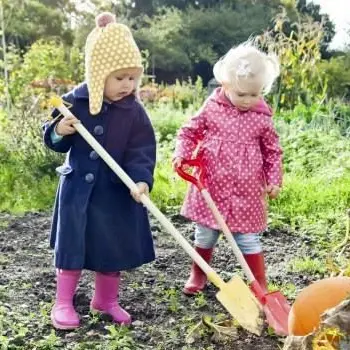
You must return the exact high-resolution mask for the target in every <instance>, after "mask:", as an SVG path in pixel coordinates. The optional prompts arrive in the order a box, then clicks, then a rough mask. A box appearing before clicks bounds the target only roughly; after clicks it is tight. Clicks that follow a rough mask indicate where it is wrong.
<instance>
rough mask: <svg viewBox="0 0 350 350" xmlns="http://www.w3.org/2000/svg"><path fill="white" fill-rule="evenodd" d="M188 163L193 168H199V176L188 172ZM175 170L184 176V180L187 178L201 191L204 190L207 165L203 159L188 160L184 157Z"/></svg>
mask: <svg viewBox="0 0 350 350" xmlns="http://www.w3.org/2000/svg"><path fill="white" fill-rule="evenodd" d="M186 165H188V166H189V167H192V168H198V169H199V174H198V178H197V177H194V176H193V175H191V174H189V173H188V172H186V170H185V169H184V167H185V166H186ZM175 170H176V172H177V173H178V174H179V176H180V177H182V178H183V179H184V180H187V181H189V182H191V183H193V184H194V185H195V186H196V187H197V188H198V190H199V191H202V190H203V189H204V188H205V186H204V184H203V183H204V178H205V167H204V164H203V162H202V160H201V159H199V158H195V159H188V160H185V159H183V160H182V162H181V164H180V165H179V166H178V167H176V168H175Z"/></svg>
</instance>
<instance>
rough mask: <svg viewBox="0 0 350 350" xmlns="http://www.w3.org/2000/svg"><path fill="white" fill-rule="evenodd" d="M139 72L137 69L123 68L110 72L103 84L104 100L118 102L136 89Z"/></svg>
mask: <svg viewBox="0 0 350 350" xmlns="http://www.w3.org/2000/svg"><path fill="white" fill-rule="evenodd" d="M140 75H141V72H140V69H138V68H125V69H119V70H116V71H114V72H112V73H111V74H110V75H109V76H108V77H107V78H106V82H105V89H104V93H103V94H104V98H105V100H107V101H108V102H115V101H119V100H121V99H122V98H124V97H125V96H128V95H130V94H131V93H132V92H133V91H134V89H135V88H136V83H137V80H138V79H139V78H140Z"/></svg>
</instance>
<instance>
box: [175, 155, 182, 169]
mask: <svg viewBox="0 0 350 350" xmlns="http://www.w3.org/2000/svg"><path fill="white" fill-rule="evenodd" d="M182 162H183V158H181V157H176V158H174V160H173V170H176V168H178V167H179V166H181V163H182Z"/></svg>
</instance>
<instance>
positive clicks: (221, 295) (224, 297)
mask: <svg viewBox="0 0 350 350" xmlns="http://www.w3.org/2000/svg"><path fill="white" fill-rule="evenodd" d="M50 102H51V104H52V105H53V106H54V107H55V108H57V109H58V110H59V111H60V112H61V113H62V115H63V116H72V113H71V112H70V110H69V109H68V108H67V107H66V106H65V105H64V104H63V101H62V99H61V98H60V97H58V96H54V97H52V98H51V100H50ZM74 127H75V129H76V130H77V132H78V133H79V134H80V135H81V136H82V137H83V138H84V139H85V141H86V142H87V143H88V144H89V145H90V146H91V147H92V149H93V150H95V152H96V153H97V154H98V155H99V156H100V157H101V158H102V159H103V160H104V161H105V162H106V163H107V165H108V166H109V167H110V168H111V169H112V170H113V171H114V172H115V174H116V175H117V176H118V177H119V178H120V179H121V180H122V181H123V183H124V184H125V185H126V186H127V187H128V188H129V189H130V190H136V191H137V186H136V184H135V183H134V181H133V180H132V179H131V178H130V177H129V176H128V175H127V174H126V173H125V171H124V170H123V169H122V168H121V167H120V166H119V165H118V164H117V162H116V161H115V160H114V159H113V158H112V157H111V156H110V155H109V154H108V153H107V151H106V150H105V149H104V148H103V147H102V146H101V144H100V143H98V142H97V141H96V139H95V138H94V137H93V136H92V135H91V134H90V133H89V131H88V130H87V129H86V128H85V127H84V126H83V125H82V124H81V123H76V124H74ZM140 199H141V202H142V203H143V205H144V206H145V207H146V208H147V209H148V210H149V211H150V212H151V213H152V214H153V215H154V216H155V217H156V218H157V219H158V220H159V222H160V223H161V224H162V225H163V227H164V228H165V229H166V230H167V231H168V232H169V233H170V234H171V235H172V236H173V238H174V239H175V240H176V241H177V242H178V243H179V244H180V246H181V247H182V248H183V249H184V250H185V252H186V253H187V254H188V255H189V256H190V257H191V258H192V259H193V260H194V261H195V262H196V264H197V265H198V266H199V267H200V268H201V269H202V270H203V272H204V273H205V274H206V275H207V277H208V280H209V281H211V282H212V283H213V284H214V285H215V286H216V287H217V288H219V289H220V291H219V292H218V293H217V294H216V298H217V299H218V300H219V301H220V303H221V304H222V305H223V306H224V307H225V309H226V310H227V311H228V312H229V313H230V314H231V315H232V317H234V318H235V319H236V321H237V322H238V323H239V324H240V325H241V326H242V327H243V328H245V329H247V330H248V331H250V332H252V333H254V334H257V335H260V334H261V331H262V328H263V311H262V308H261V306H260V304H259V303H258V301H257V299H256V298H255V296H254V295H253V293H252V292H251V291H250V289H249V287H248V286H247V285H246V284H245V283H244V282H243V280H242V279H241V278H240V277H239V276H234V277H233V278H232V279H231V281H230V282H228V283H225V282H224V281H223V280H222V279H221V278H220V276H219V275H218V274H217V273H216V272H215V271H214V270H213V269H212V268H211V267H210V266H209V265H208V264H207V263H206V262H205V260H204V259H203V258H202V257H201V256H200V255H199V254H198V253H197V252H196V251H195V250H194V249H193V248H192V246H191V244H190V243H188V242H187V240H186V239H185V238H184V237H183V236H182V235H181V233H180V232H179V231H178V230H177V229H176V228H175V227H174V225H173V224H172V223H171V222H170V221H169V220H168V219H167V218H166V217H165V216H164V214H163V213H162V212H161V211H160V210H159V209H158V208H157V207H156V206H155V205H154V204H153V202H152V201H151V199H150V198H149V197H147V196H146V195H144V194H143V195H142V196H141V198H140Z"/></svg>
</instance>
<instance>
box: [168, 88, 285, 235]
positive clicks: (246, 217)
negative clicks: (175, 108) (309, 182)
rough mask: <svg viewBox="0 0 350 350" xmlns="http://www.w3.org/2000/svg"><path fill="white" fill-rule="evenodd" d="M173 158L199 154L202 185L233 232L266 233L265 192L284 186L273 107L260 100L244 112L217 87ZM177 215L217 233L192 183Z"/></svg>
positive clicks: (183, 130)
mask: <svg viewBox="0 0 350 350" xmlns="http://www.w3.org/2000/svg"><path fill="white" fill-rule="evenodd" d="M174 156H175V157H182V158H184V159H191V158H193V157H196V156H198V157H200V158H201V159H202V160H203V162H204V164H205V166H206V183H205V185H206V187H207V189H208V191H209V192H210V194H211V196H212V198H213V200H214V201H215V203H216V205H217V206H218V208H219V210H220V212H221V213H222V215H223V216H224V218H225V220H226V222H227V225H228V226H229V228H230V230H231V231H232V232H240V233H258V232H261V231H263V230H265V229H266V221H267V218H266V216H267V215H266V195H265V188H266V185H270V184H271V185H278V186H281V185H282V150H281V148H280V145H279V138H278V135H277V133H276V131H275V128H274V126H273V122H272V111H271V108H270V107H269V106H268V105H267V104H266V103H265V102H264V101H263V100H261V101H260V102H259V103H258V104H257V105H256V106H254V107H253V108H252V109H251V110H249V111H247V112H243V111H240V110H238V109H237V108H236V107H235V106H233V105H232V104H231V102H230V101H229V100H228V99H227V98H226V96H225V95H224V93H223V92H222V89H221V88H217V89H216V90H215V91H214V92H213V94H212V95H211V96H210V97H209V98H208V99H207V101H206V102H205V103H204V106H203V107H202V109H201V110H200V111H199V112H198V113H197V115H195V116H194V117H193V118H192V119H191V120H190V121H189V123H188V124H187V125H185V126H183V127H182V128H181V129H180V131H179V134H178V138H177V142H176V149H175V154H174ZM194 175H196V171H195V173H194ZM181 214H182V215H183V216H185V217H187V218H188V219H190V220H192V221H195V222H197V223H199V224H201V225H204V226H207V227H211V228H213V229H218V225H217V223H216V221H215V219H214V217H213V215H212V213H211V211H210V209H209V208H208V207H207V205H206V203H205V202H204V199H203V198H202V196H201V194H200V192H199V191H198V190H197V188H196V187H195V186H194V185H190V187H189V190H188V192H187V194H186V198H185V201H184V204H183V207H182V209H181Z"/></svg>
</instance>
